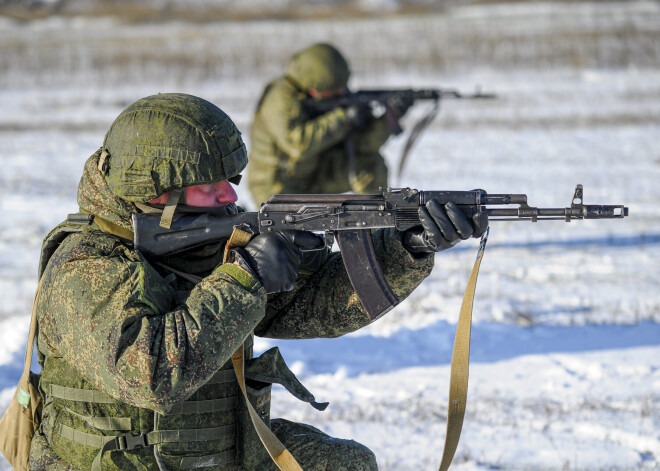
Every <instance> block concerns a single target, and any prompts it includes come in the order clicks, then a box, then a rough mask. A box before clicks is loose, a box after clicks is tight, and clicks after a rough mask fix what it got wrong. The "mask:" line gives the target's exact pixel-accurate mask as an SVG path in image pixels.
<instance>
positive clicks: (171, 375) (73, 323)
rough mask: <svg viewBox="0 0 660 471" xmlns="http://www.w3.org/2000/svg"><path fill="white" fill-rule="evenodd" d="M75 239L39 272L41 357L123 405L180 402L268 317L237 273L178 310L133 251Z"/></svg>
mask: <svg viewBox="0 0 660 471" xmlns="http://www.w3.org/2000/svg"><path fill="white" fill-rule="evenodd" d="M74 239H78V240H79V236H70V237H69V238H68V239H67V241H66V244H67V246H66V247H65V246H64V245H63V246H62V247H60V250H58V252H57V253H56V254H55V255H54V256H53V259H52V260H51V263H50V264H49V267H48V269H47V271H46V272H45V273H44V277H45V278H44V287H43V290H42V295H41V297H40V300H39V327H40V336H39V345H40V346H39V348H40V350H44V349H46V351H47V352H48V354H50V355H56V356H59V357H62V358H63V359H64V360H65V361H66V362H67V363H68V364H70V365H72V366H74V367H75V368H77V369H78V371H79V373H80V374H81V375H82V376H83V377H84V378H85V379H86V380H88V381H89V382H91V383H92V384H93V385H94V387H96V388H98V389H100V390H101V391H104V392H106V393H108V394H110V395H111V396H113V397H115V398H118V399H120V400H121V401H124V402H127V403H129V404H132V405H135V406H138V407H144V408H149V409H155V410H161V411H162V410H167V408H168V407H169V406H170V405H172V404H174V403H177V402H180V401H181V400H184V399H186V398H187V397H188V396H189V395H190V394H191V393H193V392H194V391H195V390H196V389H198V388H199V387H200V386H201V385H203V384H204V383H205V382H206V381H208V379H209V378H210V377H211V376H212V375H213V373H215V371H217V370H218V369H219V368H220V367H221V366H222V365H223V364H224V363H225V362H226V361H227V360H228V359H229V358H230V356H231V354H232V353H233V352H234V351H235V349H236V348H237V347H238V346H239V345H240V344H241V343H242V342H243V340H244V339H245V338H246V337H247V336H248V335H249V333H250V332H251V331H252V329H253V328H254V327H255V325H257V323H258V322H259V321H260V320H261V319H262V317H263V315H264V312H265V304H266V294H265V292H264V290H263V288H262V287H261V284H260V283H258V282H257V281H256V280H255V279H254V278H252V277H251V276H249V275H247V273H246V272H244V271H243V270H240V269H239V268H238V267H236V266H233V265H232V266H221V267H219V268H217V269H216V270H215V271H214V272H213V273H212V274H211V275H210V276H208V277H207V278H205V279H204V280H203V281H202V282H201V283H199V284H198V285H197V286H196V287H195V288H194V289H193V290H192V291H191V292H190V295H189V296H188V298H187V299H186V300H185V301H184V302H183V303H181V304H178V305H177V304H176V303H175V301H174V291H173V289H172V287H171V286H170V285H168V284H167V283H166V282H165V280H164V279H163V278H162V277H161V276H160V275H159V274H158V273H157V272H156V271H155V270H154V269H153V268H152V267H151V266H150V265H149V264H148V263H147V262H146V261H145V260H144V258H143V257H142V255H141V254H140V253H139V252H137V251H134V250H131V249H129V248H127V247H124V246H123V245H119V244H117V245H116V246H114V247H110V246H109V247H107V248H106V249H105V250H103V251H99V250H98V247H95V248H94V250H92V249H91V248H89V245H90V244H87V245H88V246H87V247H86V246H85V245H86V244H85V243H80V242H78V244H77V245H75V246H73V247H71V246H70V245H68V244H70V243H71V242H72V241H73V240H74ZM110 249H111V250H110ZM103 252H105V253H103ZM57 258H59V259H60V260H59V261H58V260H57ZM232 267H233V268H232Z"/></svg>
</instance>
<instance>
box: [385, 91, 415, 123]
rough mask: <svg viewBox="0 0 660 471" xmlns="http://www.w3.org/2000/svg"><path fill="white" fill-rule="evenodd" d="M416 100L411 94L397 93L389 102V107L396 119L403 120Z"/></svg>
mask: <svg viewBox="0 0 660 471" xmlns="http://www.w3.org/2000/svg"><path fill="white" fill-rule="evenodd" d="M414 102H415V100H414V99H413V96H412V94H410V93H397V94H395V95H393V96H392V97H391V98H389V99H388V100H387V106H388V107H389V109H390V110H392V114H393V115H394V117H395V118H397V119H399V118H401V117H402V116H403V115H404V114H406V112H407V111H408V109H409V108H410V107H411V106H412V105H413V103H414Z"/></svg>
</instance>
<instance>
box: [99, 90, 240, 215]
mask: <svg viewBox="0 0 660 471" xmlns="http://www.w3.org/2000/svg"><path fill="white" fill-rule="evenodd" d="M247 161H248V160H247V152H246V149H245V144H244V143H243V140H242V138H241V132H240V131H239V130H238V128H237V127H236V125H235V124H234V122H233V121H232V120H231V118H229V116H227V114H226V113H224V112H223V111H222V110H221V109H220V108H218V107H217V106H215V105H213V104H212V103H210V102H208V101H206V100H203V99H201V98H198V97H195V96H192V95H186V94H183V93H160V94H157V95H152V96H148V97H146V98H142V99H140V100H138V101H136V102H135V103H133V104H132V105H130V106H129V107H128V108H126V109H125V110H124V111H122V112H121V114H120V115H119V116H118V117H117V119H115V121H114V122H113V123H112V126H111V127H110V130H109V131H108V133H107V134H106V136H105V139H104V142H103V153H102V155H101V158H100V159H99V170H100V171H101V173H102V174H103V175H104V177H105V180H106V182H107V183H108V186H109V187H110V190H111V191H112V192H113V193H114V194H115V195H117V196H119V197H120V198H122V199H124V200H127V201H131V202H134V203H145V202H147V201H150V200H153V199H154V198H157V197H158V196H160V195H162V194H164V193H167V192H170V191H177V190H181V189H183V188H185V187H188V186H193V185H201V184H207V183H215V182H218V181H221V180H229V181H232V182H235V183H237V180H238V179H240V172H241V171H242V170H243V169H244V168H245V166H246V165H247Z"/></svg>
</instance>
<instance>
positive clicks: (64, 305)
mask: <svg viewBox="0 0 660 471" xmlns="http://www.w3.org/2000/svg"><path fill="white" fill-rule="evenodd" d="M246 164H247V155H246V150H245V145H244V144H243V141H242V138H241V133H240V132H239V130H238V129H237V128H236V126H235V125H234V123H233V122H232V120H231V119H230V118H229V117H228V116H227V115H226V114H225V113H223V112H222V111H221V110H220V109H219V108H217V107H216V106H214V105H212V104H211V103H209V102H207V101H205V100H202V99H200V98H197V97H193V96H190V95H184V94H159V95H154V96H151V97H146V98H143V99H141V100H138V101H137V102H135V103H133V104H132V105H130V106H129V107H128V108H127V109H125V110H124V111H123V112H122V113H121V114H120V115H119V117H118V118H117V119H116V120H115V121H114V123H113V124H112V126H111V128H110V130H109V131H108V133H107V134H106V137H105V140H104V142H103V146H102V147H101V148H100V149H99V150H98V151H97V152H95V153H94V154H93V155H92V156H91V157H89V159H88V160H87V162H86V163H85V166H84V170H83V175H82V178H81V180H80V184H79V187H78V204H79V206H80V213H78V214H76V215H72V216H70V217H69V218H67V221H65V222H64V223H62V224H60V225H59V226H57V227H56V228H55V229H53V230H52V231H51V233H50V234H49V235H48V236H47V237H46V239H45V241H44V244H43V248H42V256H41V260H40V279H41V281H40V288H39V292H38V295H37V301H36V303H37V304H36V306H37V315H38V326H39V333H38V339H37V348H38V352H39V362H40V365H41V367H42V371H41V378H40V384H39V389H40V393H41V395H42V396H43V404H44V408H43V416H42V421H41V426H40V428H39V430H38V433H37V435H36V436H35V438H34V439H33V441H32V447H31V453H30V469H31V470H35V471H79V470H90V469H91V470H92V471H101V470H104V471H110V470H114V471H120V470H121V471H125V470H145V471H146V470H149V471H153V470H161V471H162V470H166V469H167V470H171V471H175V470H189V469H196V468H202V469H204V470H209V471H221V470H235V471H236V470H275V469H277V468H276V465H275V464H274V462H273V461H271V459H270V457H269V456H268V454H267V453H266V451H265V449H264V447H263V445H262V443H261V441H260V440H259V438H258V436H257V433H256V432H255V428H254V426H253V425H252V422H251V421H250V419H249V417H248V412H247V409H246V402H245V400H244V398H243V396H242V393H241V391H240V390H239V383H238V381H237V378H236V375H235V372H234V369H233V364H232V360H231V358H232V354H233V353H234V352H235V351H237V349H239V347H240V346H241V345H243V346H244V348H245V358H246V362H245V364H246V367H245V369H246V376H247V378H248V388H247V395H248V398H249V400H250V402H251V403H252V404H253V405H254V407H255V408H256V411H257V414H258V417H259V418H258V419H257V420H262V421H263V422H264V423H265V424H266V426H267V427H269V428H270V430H271V431H272V432H273V433H274V434H275V435H276V436H277V437H278V438H279V440H280V441H281V442H282V443H283V444H284V445H285V446H286V447H287V448H288V450H289V451H290V453H291V454H292V456H293V457H294V458H295V459H296V460H297V461H298V463H300V464H301V466H302V467H303V469H305V470H306V471H310V470H330V469H331V470H337V471H341V470H356V471H360V470H374V469H376V468H377V466H376V459H375V456H374V454H373V453H372V452H371V451H370V450H369V449H368V448H367V447H365V446H363V445H361V444H359V443H357V442H354V441H352V440H345V439H336V438H333V437H330V436H328V435H327V434H325V433H323V432H322V431H320V430H318V429H316V428H314V427H312V426H309V425H305V424H298V423H294V422H290V421H287V420H284V419H273V420H271V419H270V388H271V385H270V383H272V382H278V383H280V384H282V385H284V386H285V387H286V389H287V390H288V391H290V392H291V393H292V394H294V395H295V396H296V397H298V398H299V399H301V400H303V401H306V402H309V403H310V404H312V405H313V406H315V407H317V408H320V409H322V408H323V405H322V404H319V403H317V402H316V401H315V399H314V396H312V395H311V394H310V393H309V391H307V390H306V389H305V388H304V387H303V386H302V385H301V384H300V383H299V382H298V380H297V379H296V378H295V376H294V375H293V373H291V371H290V370H289V369H288V368H287V366H286V364H285V363H284V360H283V359H282V357H281V355H280V354H279V351H278V349H277V348H273V349H271V350H268V351H267V352H264V353H263V354H262V355H261V356H259V357H256V358H253V354H252V338H253V335H254V334H256V335H258V336H262V337H271V338H289V339H297V338H300V339H302V338H317V337H338V336H341V335H344V334H346V333H349V332H352V331H355V330H357V329H359V328H361V327H363V326H365V325H367V324H368V323H369V317H368V316H367V314H366V313H365V312H364V310H363V308H362V305H361V304H360V302H359V300H358V299H357V296H356V294H355V291H354V290H353V287H352V285H351V283H350V280H349V279H348V276H347V273H346V271H345V268H344V266H343V263H342V260H341V255H340V254H339V253H337V252H331V251H330V250H328V249H327V248H321V249H320V254H319V250H316V251H315V252H316V255H315V256H313V257H308V256H307V255H304V254H309V253H310V252H308V251H305V252H303V251H302V250H301V249H313V248H318V247H319V246H320V247H323V244H322V243H321V239H320V238H319V237H317V236H316V235H314V234H312V233H309V232H302V231H286V232H273V233H268V234H260V235H257V236H255V237H253V238H252V239H251V240H250V241H249V242H248V243H247V245H245V246H244V247H242V248H237V249H233V250H232V251H231V252H228V253H229V255H230V256H229V258H228V259H227V260H224V257H223V249H224V246H225V242H226V241H220V242H217V243H211V244H207V245H204V246H201V247H197V248H194V249H189V250H187V251H185V252H181V253H178V254H175V255H170V256H167V257H162V258H159V259H146V258H145V256H144V255H143V254H142V253H141V252H139V251H138V250H136V249H134V248H133V246H132V240H133V239H132V236H133V234H132V224H131V215H132V214H133V213H139V212H152V213H156V214H159V215H161V224H163V225H165V226H167V221H168V220H171V218H172V217H175V216H176V214H184V213H190V212H195V213H199V212H207V213H214V214H219V215H223V214H225V215H227V214H235V213H236V212H237V211H241V209H240V207H238V206H237V205H236V199H237V196H236V193H235V191H234V189H233V186H232V185H233V184H235V183H238V181H239V176H240V173H241V171H242V170H243V169H244V168H245V166H246ZM232 182H233V183H232ZM419 215H420V218H421V221H422V226H419V227H415V228H412V229H409V230H408V231H406V232H403V233H399V232H397V231H396V230H394V229H385V230H379V231H376V232H375V233H374V235H373V238H374V244H375V248H376V253H377V255H378V259H379V262H380V264H381V266H382V268H383V272H384V274H385V277H386V279H387V281H388V282H389V284H390V285H391V286H392V288H393V290H394V292H395V293H396V295H397V296H398V297H399V298H401V299H403V298H404V297H406V296H408V295H409V294H410V293H411V292H412V291H413V290H414V289H415V288H416V287H417V286H418V285H419V283H421V282H422V280H423V279H424V278H426V277H427V276H428V275H429V273H430V272H431V269H432V267H433V263H434V256H433V254H434V252H438V251H441V250H444V249H446V248H449V247H451V246H453V245H455V244H456V243H458V242H459V241H460V240H462V239H467V238H469V237H473V236H474V237H478V236H480V235H481V233H482V232H484V231H485V228H486V225H487V217H485V216H480V217H477V218H475V219H473V220H472V219H468V218H467V217H466V216H465V215H464V214H463V213H462V212H461V211H460V210H459V209H458V208H457V207H456V206H455V205H453V204H452V203H449V204H447V205H445V206H441V205H440V204H438V203H437V202H435V201H433V200H432V201H430V202H429V203H428V204H427V205H426V206H424V207H421V208H420V214H419ZM223 262H224V263H223Z"/></svg>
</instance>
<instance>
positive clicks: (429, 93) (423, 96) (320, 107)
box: [303, 88, 496, 180]
mask: <svg viewBox="0 0 660 471" xmlns="http://www.w3.org/2000/svg"><path fill="white" fill-rule="evenodd" d="M447 98H450V99H458V100H475V99H492V98H496V96H495V94H493V93H483V92H481V90H480V89H479V88H477V90H476V91H475V92H474V93H461V92H459V91H458V90H453V89H442V88H425V89H404V88H399V89H397V88H393V89H381V90H378V89H374V90H357V91H354V92H348V93H346V94H345V95H339V96H333V97H329V98H321V99H318V98H308V99H305V100H304V101H303V105H304V106H305V108H306V109H307V111H308V112H309V113H310V115H311V116H312V117H315V116H319V115H321V114H324V113H327V112H328V111H332V110H334V109H336V108H347V107H349V106H352V105H356V104H365V105H368V106H369V107H370V108H371V110H372V114H374V115H375V114H376V113H377V112H378V110H379V109H381V110H384V111H383V114H384V116H385V118H386V120H387V123H388V125H389V128H390V131H391V132H392V134H395V135H398V134H401V133H402V132H403V129H402V128H401V125H400V124H399V119H398V118H397V117H396V116H395V115H394V113H393V112H392V108H391V104H392V103H395V102H401V101H403V102H412V103H413V104H414V103H415V102H417V101H431V102H433V106H432V107H431V108H430V109H429V110H428V111H427V112H426V114H425V115H424V116H423V117H422V118H421V119H420V120H419V121H417V123H415V125H414V126H413V127H412V129H411V131H410V134H409V135H408V140H407V141H406V143H405V145H404V147H403V150H402V151H401V158H400V159H399V168H398V172H397V176H398V178H399V180H401V175H402V173H403V167H404V166H405V163H406V159H407V157H408V154H409V152H410V149H412V146H413V145H414V143H415V141H416V140H417V138H418V137H419V136H420V135H421V133H422V132H423V131H424V130H425V129H426V127H427V126H428V125H429V124H431V121H433V119H434V118H435V116H436V115H437V114H438V111H439V110H440V100H443V99H447ZM346 147H347V152H348V158H349V179H351V180H352V179H353V177H354V170H352V169H353V168H354V165H355V164H354V159H355V157H354V155H353V154H354V150H353V145H352V142H351V139H350V138H349V139H348V140H347V145H346Z"/></svg>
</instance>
